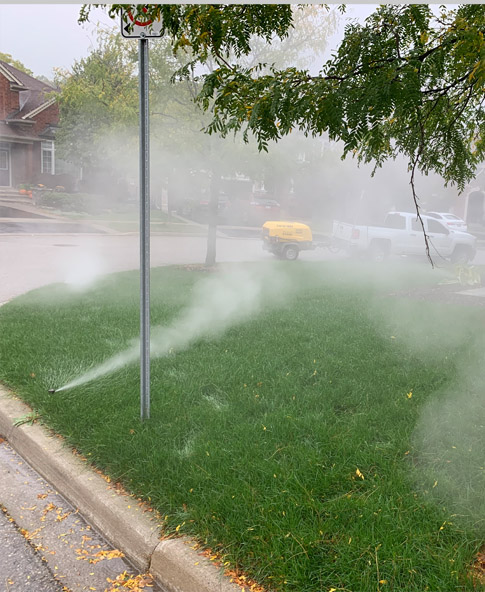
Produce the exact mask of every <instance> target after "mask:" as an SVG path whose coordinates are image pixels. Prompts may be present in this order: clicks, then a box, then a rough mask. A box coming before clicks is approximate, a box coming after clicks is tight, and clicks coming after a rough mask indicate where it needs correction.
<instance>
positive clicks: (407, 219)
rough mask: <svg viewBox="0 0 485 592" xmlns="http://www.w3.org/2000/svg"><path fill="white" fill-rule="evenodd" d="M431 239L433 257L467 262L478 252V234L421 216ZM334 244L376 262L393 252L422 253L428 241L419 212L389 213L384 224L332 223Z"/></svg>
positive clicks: (400, 253) (454, 261) (404, 253)
mask: <svg viewBox="0 0 485 592" xmlns="http://www.w3.org/2000/svg"><path fill="white" fill-rule="evenodd" d="M421 218H422V220H423V223H424V227H425V230H426V234H427V236H428V238H429V247H430V252H431V256H434V255H437V256H438V257H443V258H445V259H450V260H451V261H452V262H453V263H467V262H468V261H472V260H473V259H474V257H475V254H476V237H474V236H473V235H472V234H469V233H468V232H463V231H461V230H455V229H453V228H452V227H450V226H448V225H447V224H445V223H444V222H443V221H442V220H437V219H436V218H432V217H430V216H427V215H423V216H421ZM332 243H333V245H334V246H337V247H340V248H343V249H346V250H347V251H349V252H350V253H366V254H368V255H369V256H370V257H372V258H373V259H374V260H375V261H382V260H383V259H385V258H386V257H388V256H389V255H391V254H394V255H423V254H424V253H425V241H424V234H423V229H422V227H421V222H420V220H419V219H418V218H417V217H416V212H412V213H411V212H389V214H387V217H386V219H385V221H384V224H383V225H382V226H358V225H355V224H348V223H346V222H339V221H337V220H335V221H334V223H333V233H332Z"/></svg>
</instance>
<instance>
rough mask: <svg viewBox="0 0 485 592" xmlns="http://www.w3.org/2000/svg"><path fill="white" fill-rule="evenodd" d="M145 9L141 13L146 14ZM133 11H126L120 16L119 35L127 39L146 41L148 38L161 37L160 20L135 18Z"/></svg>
mask: <svg viewBox="0 0 485 592" xmlns="http://www.w3.org/2000/svg"><path fill="white" fill-rule="evenodd" d="M146 11H147V10H146V8H144V9H143V12H146ZM134 12H135V11H134V10H133V11H132V10H127V11H126V12H123V13H122V15H121V34H122V36H123V37H126V38H129V39H148V38H150V37H161V36H162V34H163V33H162V26H163V25H162V20H161V19H160V18H159V19H158V20H151V19H149V18H146V19H144V18H142V17H140V16H137V17H136V18H135V15H134Z"/></svg>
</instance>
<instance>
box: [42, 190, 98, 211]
mask: <svg viewBox="0 0 485 592" xmlns="http://www.w3.org/2000/svg"><path fill="white" fill-rule="evenodd" d="M36 203H37V204H38V205H40V206H44V207H48V208H55V209H58V210H62V211H64V212H86V213H95V212H99V211H101V210H102V209H103V206H104V205H105V204H104V199H103V196H101V195H95V194H89V193H61V192H57V191H45V190H44V191H42V192H40V193H38V195H37V196H36Z"/></svg>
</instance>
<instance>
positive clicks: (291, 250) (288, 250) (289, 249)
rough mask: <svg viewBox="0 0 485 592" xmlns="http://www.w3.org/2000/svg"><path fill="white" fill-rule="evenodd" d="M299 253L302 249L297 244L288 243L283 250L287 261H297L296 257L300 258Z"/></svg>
mask: <svg viewBox="0 0 485 592" xmlns="http://www.w3.org/2000/svg"><path fill="white" fill-rule="evenodd" d="M299 254H300V250H299V249H298V247H297V246H296V245H286V247H285V248H284V251H283V257H284V258H285V259H286V260H287V261H295V259H298V255H299Z"/></svg>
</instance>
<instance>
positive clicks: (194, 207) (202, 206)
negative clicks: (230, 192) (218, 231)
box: [182, 193, 230, 222]
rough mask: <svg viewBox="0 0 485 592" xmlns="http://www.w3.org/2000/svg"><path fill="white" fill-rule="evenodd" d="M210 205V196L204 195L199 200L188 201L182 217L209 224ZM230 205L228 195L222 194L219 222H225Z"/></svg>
mask: <svg viewBox="0 0 485 592" xmlns="http://www.w3.org/2000/svg"><path fill="white" fill-rule="evenodd" d="M209 203H210V197H209V196H208V195H203V196H202V197H201V198H200V199H197V200H187V201H185V203H184V206H183V208H182V215H183V216H187V217H189V218H193V219H194V220H197V221H199V222H207V221H208V220H209ZM229 205H230V202H229V198H228V197H227V195H225V194H224V193H220V194H219V200H218V203H217V221H218V222H223V221H224V220H225V218H226V214H227V211H228V208H229Z"/></svg>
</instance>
